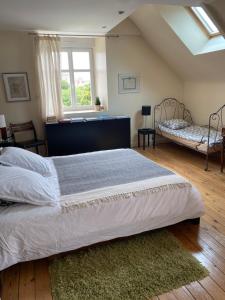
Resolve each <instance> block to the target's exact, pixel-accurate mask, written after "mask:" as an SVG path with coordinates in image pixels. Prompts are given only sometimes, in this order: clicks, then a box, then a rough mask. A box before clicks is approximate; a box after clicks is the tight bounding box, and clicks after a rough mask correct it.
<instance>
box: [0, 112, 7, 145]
mask: <svg viewBox="0 0 225 300" xmlns="http://www.w3.org/2000/svg"><path fill="white" fill-rule="evenodd" d="M0 131H1V136H2V139H3V140H7V129H6V122H5V116H4V115H0Z"/></svg>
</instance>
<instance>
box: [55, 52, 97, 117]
mask: <svg viewBox="0 0 225 300" xmlns="http://www.w3.org/2000/svg"><path fill="white" fill-rule="evenodd" d="M60 54H61V57H60V59H61V91H62V101H63V106H64V111H74V110H88V109H92V108H93V99H94V86H93V62H92V51H91V49H73V48H65V49H63V50H62V51H61V53H60Z"/></svg>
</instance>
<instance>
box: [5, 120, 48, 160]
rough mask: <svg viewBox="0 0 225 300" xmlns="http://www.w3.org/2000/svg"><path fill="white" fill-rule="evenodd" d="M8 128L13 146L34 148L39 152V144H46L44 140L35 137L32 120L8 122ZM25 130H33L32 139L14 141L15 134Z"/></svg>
mask: <svg viewBox="0 0 225 300" xmlns="http://www.w3.org/2000/svg"><path fill="white" fill-rule="evenodd" d="M10 129H11V132H12V137H13V139H14V143H15V146H17V147H20V148H23V149H29V148H35V149H36V152H37V153H38V154H39V149H38V147H39V146H46V144H45V141H44V140H39V139H38V138H37V134H36V130H35V127H34V124H33V121H29V122H26V123H20V124H12V123H10ZM25 131H31V132H33V139H30V140H25V141H18V142H17V141H16V135H17V134H18V133H21V132H25Z"/></svg>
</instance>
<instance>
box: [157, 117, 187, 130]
mask: <svg viewBox="0 0 225 300" xmlns="http://www.w3.org/2000/svg"><path fill="white" fill-rule="evenodd" d="M161 125H162V126H165V127H167V128H170V129H173V130H177V129H183V128H186V127H188V126H190V123H188V122H187V121H185V120H183V119H171V120H166V121H163V122H162V123H161Z"/></svg>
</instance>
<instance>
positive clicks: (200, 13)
mask: <svg viewBox="0 0 225 300" xmlns="http://www.w3.org/2000/svg"><path fill="white" fill-rule="evenodd" d="M191 9H192V11H193V12H194V14H195V15H196V17H197V18H198V19H199V21H200V22H201V23H202V25H203V26H204V28H205V29H206V30H207V32H208V34H209V35H210V36H214V35H218V34H220V31H219V29H218V28H217V27H216V25H215V24H214V23H213V21H212V20H211V19H210V17H209V16H208V14H207V13H206V11H205V10H204V8H202V7H200V6H196V7H191Z"/></svg>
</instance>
